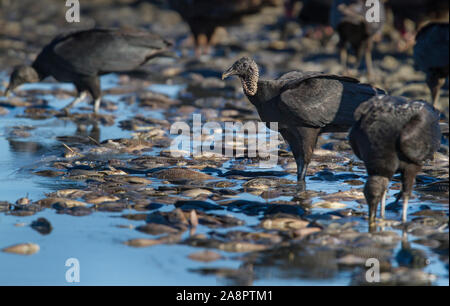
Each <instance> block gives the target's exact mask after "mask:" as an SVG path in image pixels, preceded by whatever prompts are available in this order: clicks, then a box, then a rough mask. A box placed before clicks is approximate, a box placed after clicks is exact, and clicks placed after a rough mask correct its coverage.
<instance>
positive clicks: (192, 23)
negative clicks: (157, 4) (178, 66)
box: [169, 0, 279, 55]
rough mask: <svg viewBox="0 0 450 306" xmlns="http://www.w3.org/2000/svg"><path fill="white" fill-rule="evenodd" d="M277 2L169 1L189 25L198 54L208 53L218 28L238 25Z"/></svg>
mask: <svg viewBox="0 0 450 306" xmlns="http://www.w3.org/2000/svg"><path fill="white" fill-rule="evenodd" d="M278 2H279V1H277V0H214V1H211V0H169V6H170V8H171V9H173V10H175V11H177V12H178V13H179V14H180V16H181V17H182V18H183V20H184V21H186V23H187V24H188V25H189V28H190V29H191V32H192V35H193V36H194V42H195V46H196V54H197V55H200V54H201V53H207V52H208V49H209V47H210V44H211V38H212V36H213V34H214V32H215V30H216V28H217V27H220V26H226V25H229V24H233V23H236V22H238V21H239V20H240V18H241V17H242V16H244V15H247V14H253V13H257V12H259V11H260V9H261V8H263V7H264V6H266V5H275V4H277V3H278Z"/></svg>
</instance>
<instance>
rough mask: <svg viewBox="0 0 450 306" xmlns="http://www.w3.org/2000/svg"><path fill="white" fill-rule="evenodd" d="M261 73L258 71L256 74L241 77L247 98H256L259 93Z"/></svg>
mask: <svg viewBox="0 0 450 306" xmlns="http://www.w3.org/2000/svg"><path fill="white" fill-rule="evenodd" d="M258 80H259V73H258V71H257V70H256V71H255V72H254V73H251V74H247V75H245V76H243V77H241V83H242V88H243V89H244V93H245V94H246V95H247V96H250V97H251V96H254V95H256V93H257V92H258Z"/></svg>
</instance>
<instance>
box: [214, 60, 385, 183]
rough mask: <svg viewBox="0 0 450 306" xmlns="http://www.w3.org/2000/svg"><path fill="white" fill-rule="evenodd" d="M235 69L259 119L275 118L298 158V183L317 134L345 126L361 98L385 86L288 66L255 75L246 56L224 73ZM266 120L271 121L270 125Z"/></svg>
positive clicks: (342, 129) (224, 76)
mask: <svg viewBox="0 0 450 306" xmlns="http://www.w3.org/2000/svg"><path fill="white" fill-rule="evenodd" d="M231 75H237V76H238V77H239V78H240V80H241V83H242V87H243V89H244V93H245V95H246V96H247V98H248V99H249V100H250V102H251V103H252V104H253V105H254V106H255V107H256V109H257V110H258V113H259V116H260V118H261V120H262V121H264V122H267V125H268V123H269V122H278V129H279V132H280V133H281V135H282V136H283V138H284V139H285V140H286V141H287V142H288V143H289V146H290V147H291V150H292V153H293V155H294V158H295V161H296V163H297V178H298V182H299V185H300V187H304V186H305V176H306V170H307V167H308V164H309V163H310V161H311V157H312V154H313V150H314V147H315V145H316V142H317V137H318V136H319V134H320V133H323V132H346V131H347V130H348V129H349V128H350V127H351V126H352V124H353V123H354V119H353V113H354V111H355V109H356V108H357V107H358V106H359V105H360V104H361V103H363V102H364V101H367V100H369V99H370V98H372V97H373V96H376V95H378V94H384V91H382V90H379V89H376V88H373V87H372V86H370V85H367V84H361V83H359V81H358V80H356V79H353V78H349V77H342V76H337V75H330V74H325V73H320V72H300V71H292V72H289V73H287V74H284V75H283V76H281V77H280V78H278V79H276V80H261V79H259V72H258V66H257V65H256V63H255V62H254V61H253V60H252V59H250V58H248V57H244V58H241V59H240V60H238V61H237V62H235V63H234V64H233V66H231V67H230V68H229V69H228V70H226V71H225V72H224V73H223V75H222V79H224V78H226V77H228V76H231ZM268 126H269V125H268Z"/></svg>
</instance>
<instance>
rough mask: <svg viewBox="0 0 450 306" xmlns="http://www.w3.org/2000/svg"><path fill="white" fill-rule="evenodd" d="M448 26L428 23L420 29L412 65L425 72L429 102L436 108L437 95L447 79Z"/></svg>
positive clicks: (442, 23) (443, 23) (446, 24)
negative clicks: (429, 92)
mask: <svg viewBox="0 0 450 306" xmlns="http://www.w3.org/2000/svg"><path fill="white" fill-rule="evenodd" d="M448 44H449V24H448V22H430V23H428V24H427V25H425V26H424V27H422V28H421V29H420V30H419V32H418V33H417V36H416V44H415V46H414V65H415V68H416V69H417V70H421V71H423V72H425V74H426V75H427V77H426V82H427V85H428V87H429V88H430V91H431V100H432V103H433V105H434V106H436V103H437V101H438V100H439V93H440V90H441V87H442V85H444V83H445V79H446V78H447V77H448V72H449V71H448V64H449V63H448V62H449V47H448Z"/></svg>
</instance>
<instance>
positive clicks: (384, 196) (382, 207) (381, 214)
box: [380, 188, 387, 219]
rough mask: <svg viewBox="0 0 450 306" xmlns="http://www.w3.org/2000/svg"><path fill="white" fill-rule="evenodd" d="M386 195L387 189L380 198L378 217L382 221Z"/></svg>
mask: <svg viewBox="0 0 450 306" xmlns="http://www.w3.org/2000/svg"><path fill="white" fill-rule="evenodd" d="M386 194H387V188H386V190H385V191H384V193H383V197H382V198H381V212H380V217H381V218H383V219H384V211H385V207H386Z"/></svg>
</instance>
